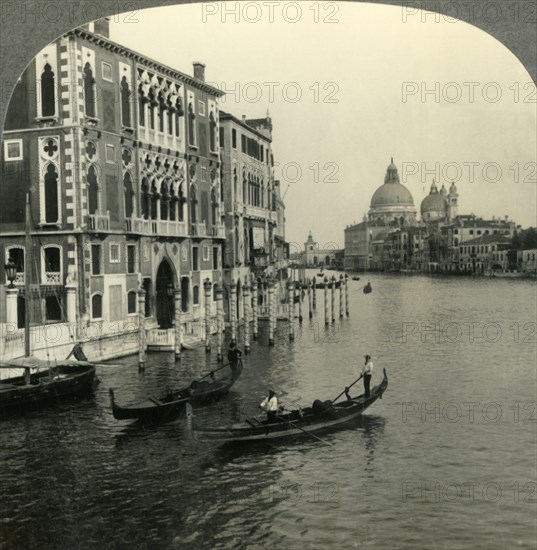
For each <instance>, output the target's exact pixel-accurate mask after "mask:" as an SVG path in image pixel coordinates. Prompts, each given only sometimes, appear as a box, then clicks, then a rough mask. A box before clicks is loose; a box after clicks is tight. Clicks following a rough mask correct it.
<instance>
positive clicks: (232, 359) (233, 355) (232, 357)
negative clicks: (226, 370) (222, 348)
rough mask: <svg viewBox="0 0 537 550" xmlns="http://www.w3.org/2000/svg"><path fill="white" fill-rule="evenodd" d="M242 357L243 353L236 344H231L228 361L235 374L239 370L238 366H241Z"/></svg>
mask: <svg viewBox="0 0 537 550" xmlns="http://www.w3.org/2000/svg"><path fill="white" fill-rule="evenodd" d="M241 357H242V351H241V350H240V349H239V348H238V347H237V346H236V345H235V342H231V343H230V344H229V350H228V352H227V360H228V361H229V366H230V368H231V370H232V371H233V372H235V370H236V369H237V365H238V364H239V359H240V358H241Z"/></svg>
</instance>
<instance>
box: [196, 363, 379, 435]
mask: <svg viewBox="0 0 537 550" xmlns="http://www.w3.org/2000/svg"><path fill="white" fill-rule="evenodd" d="M387 387H388V376H387V374H386V369H384V378H383V379H382V381H381V383H380V384H378V385H377V386H375V387H373V388H372V389H371V392H370V394H369V397H365V395H359V396H356V397H350V396H349V397H348V398H347V400H346V401H341V402H339V403H336V401H337V399H335V400H334V401H324V402H322V401H318V400H316V401H315V402H314V403H313V405H312V406H311V407H306V408H304V409H298V410H293V411H289V412H286V413H285V414H278V417H277V421H276V422H274V421H272V422H269V421H268V420H267V419H266V417H263V418H262V417H250V418H245V419H244V420H243V421H242V422H239V423H235V424H232V425H230V426H217V427H211V426H204V425H202V423H201V422H200V420H199V419H198V418H197V417H196V415H195V413H194V412H192V411H189V412H190V414H191V415H192V418H191V422H190V425H191V430H192V433H193V436H194V437H195V438H196V439H198V440H203V441H219V442H230V443H231V442H242V443H244V442H248V441H251V442H255V441H266V440H270V441H272V440H277V439H282V438H286V437H290V436H299V435H304V436H306V435H311V436H313V437H315V438H316V439H318V437H317V436H316V435H315V434H317V433H320V432H326V431H331V430H336V429H340V428H343V427H346V426H348V425H349V423H351V422H352V421H353V420H355V419H356V418H358V417H359V416H360V415H361V414H362V413H363V412H364V411H365V410H366V409H367V408H368V407H370V406H371V405H372V404H373V403H374V402H375V401H376V400H377V399H380V398H381V397H382V394H383V393H384V392H385V391H386V388H387Z"/></svg>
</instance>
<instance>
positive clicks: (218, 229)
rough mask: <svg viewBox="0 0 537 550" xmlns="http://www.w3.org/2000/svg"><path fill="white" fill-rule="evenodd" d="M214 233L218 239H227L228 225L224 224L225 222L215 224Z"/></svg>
mask: <svg viewBox="0 0 537 550" xmlns="http://www.w3.org/2000/svg"><path fill="white" fill-rule="evenodd" d="M212 235H213V237H216V238H218V239H225V238H226V226H225V225H223V224H219V225H213V227H212Z"/></svg>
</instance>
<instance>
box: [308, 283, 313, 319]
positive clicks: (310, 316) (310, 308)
mask: <svg viewBox="0 0 537 550" xmlns="http://www.w3.org/2000/svg"><path fill="white" fill-rule="evenodd" d="M311 287H312V282H311V279H308V318H309V319H312V318H313V311H312V306H311V301H312V299H313V296H312V294H313V290H312V288H311Z"/></svg>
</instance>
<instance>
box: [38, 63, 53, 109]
mask: <svg viewBox="0 0 537 550" xmlns="http://www.w3.org/2000/svg"><path fill="white" fill-rule="evenodd" d="M55 112H56V91H55V85H54V72H53V71H52V67H51V66H50V65H49V64H48V63H47V64H46V65H45V66H44V68H43V72H42V73H41V115H42V116H44V117H46V116H54V114H55Z"/></svg>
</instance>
